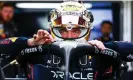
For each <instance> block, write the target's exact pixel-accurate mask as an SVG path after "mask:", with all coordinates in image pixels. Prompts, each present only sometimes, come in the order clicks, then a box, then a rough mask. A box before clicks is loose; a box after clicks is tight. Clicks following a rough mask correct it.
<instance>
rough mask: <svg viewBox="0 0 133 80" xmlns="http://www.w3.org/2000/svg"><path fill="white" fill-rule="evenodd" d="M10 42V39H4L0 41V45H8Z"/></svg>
mask: <svg viewBox="0 0 133 80" xmlns="http://www.w3.org/2000/svg"><path fill="white" fill-rule="evenodd" d="M10 43H11V40H10V39H4V40H1V41H0V44H10Z"/></svg>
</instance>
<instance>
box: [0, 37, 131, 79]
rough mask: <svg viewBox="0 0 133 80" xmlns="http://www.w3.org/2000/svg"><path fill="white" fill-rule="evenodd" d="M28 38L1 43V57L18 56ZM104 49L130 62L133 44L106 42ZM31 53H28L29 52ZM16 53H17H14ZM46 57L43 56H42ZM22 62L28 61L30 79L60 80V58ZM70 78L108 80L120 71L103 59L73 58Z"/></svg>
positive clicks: (37, 57) (39, 57)
mask: <svg viewBox="0 0 133 80" xmlns="http://www.w3.org/2000/svg"><path fill="white" fill-rule="evenodd" d="M27 40H28V39H27V38H25V37H19V38H17V37H13V38H8V39H4V40H1V41H0V52H1V54H9V55H16V56H17V55H18V54H17V53H19V52H20V51H21V50H22V49H24V48H27V47H28V45H27ZM104 45H105V46H106V47H107V48H111V49H113V50H115V51H117V52H119V53H120V55H121V57H122V59H123V60H125V61H132V60H133V44H132V43H129V42H107V43H104ZM30 52H31V53H32V50H29V53H30ZM14 53H16V54H14ZM44 54H45V53H44ZM24 61H26V63H27V62H28V64H29V65H28V66H29V67H28V68H29V69H28V70H29V76H28V77H29V79H32V80H44V79H45V80H63V76H64V73H63V71H62V70H63V68H65V67H64V65H63V62H62V59H61V58H59V57H55V56H53V55H51V54H50V53H48V54H47V55H42V54H39V53H37V55H35V54H33V55H32V54H27V55H26V56H25V55H24ZM70 66H71V68H70V73H69V77H70V79H73V80H107V79H109V78H112V75H114V74H115V73H114V71H115V70H116V69H117V68H119V63H117V62H114V60H113V59H112V58H110V57H106V56H102V57H101V56H100V57H99V56H87V63H84V61H83V62H82V60H78V59H75V60H73V61H72V62H71V65H70Z"/></svg>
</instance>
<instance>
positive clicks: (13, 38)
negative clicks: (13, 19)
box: [9, 37, 18, 42]
mask: <svg viewBox="0 0 133 80" xmlns="http://www.w3.org/2000/svg"><path fill="white" fill-rule="evenodd" d="M17 39H18V37H12V38H9V40H11V41H12V42H15V41H16V40H17Z"/></svg>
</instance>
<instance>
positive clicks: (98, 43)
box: [88, 40, 106, 50]
mask: <svg viewBox="0 0 133 80" xmlns="http://www.w3.org/2000/svg"><path fill="white" fill-rule="evenodd" d="M88 43H89V44H91V45H94V46H96V47H98V48H99V49H101V50H104V49H105V48H106V47H105V46H104V44H103V43H102V42H101V41H98V40H91V41H88Z"/></svg>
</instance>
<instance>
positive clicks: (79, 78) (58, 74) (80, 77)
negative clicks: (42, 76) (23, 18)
mask: <svg viewBox="0 0 133 80" xmlns="http://www.w3.org/2000/svg"><path fill="white" fill-rule="evenodd" d="M51 73H53V78H57V79H59V78H60V79H63V78H64V75H65V73H64V72H63V71H51ZM69 78H70V79H76V80H93V73H92V72H89V73H87V74H86V75H85V74H83V73H82V72H74V73H69Z"/></svg>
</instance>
